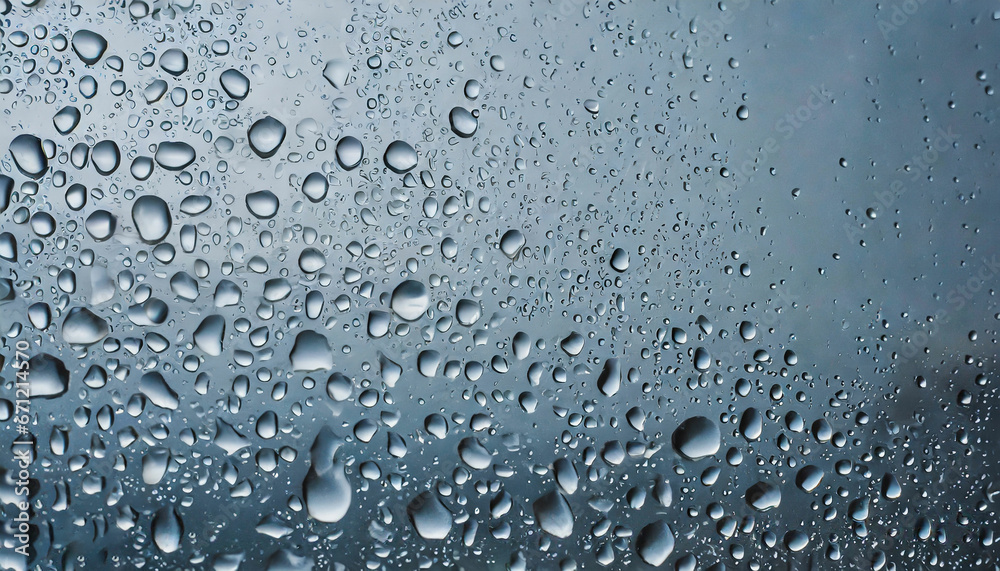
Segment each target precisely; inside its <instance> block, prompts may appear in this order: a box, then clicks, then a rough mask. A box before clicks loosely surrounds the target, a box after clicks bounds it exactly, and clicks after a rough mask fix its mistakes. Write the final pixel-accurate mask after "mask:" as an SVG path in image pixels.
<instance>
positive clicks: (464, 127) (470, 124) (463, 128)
mask: <svg viewBox="0 0 1000 571" xmlns="http://www.w3.org/2000/svg"><path fill="white" fill-rule="evenodd" d="M448 121H449V122H450V123H451V130H452V131H453V132H454V133H455V134H456V135H458V136H459V137H462V138H468V137H471V136H473V135H475V134H476V129H478V128H479V119H476V117H475V116H473V114H472V113H470V112H469V110H468V109H466V108H464V107H455V108H454V109H452V110H451V113H449V114H448Z"/></svg>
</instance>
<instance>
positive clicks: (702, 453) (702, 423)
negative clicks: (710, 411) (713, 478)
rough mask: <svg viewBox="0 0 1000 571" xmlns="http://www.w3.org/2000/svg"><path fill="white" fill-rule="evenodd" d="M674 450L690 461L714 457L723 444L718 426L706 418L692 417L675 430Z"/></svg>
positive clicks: (673, 438)
mask: <svg viewBox="0 0 1000 571" xmlns="http://www.w3.org/2000/svg"><path fill="white" fill-rule="evenodd" d="M672 441H673V445H674V450H676V451H677V453H678V454H680V455H681V456H683V457H685V458H687V459H688V460H700V459H702V458H707V457H709V456H714V455H715V454H716V453H717V452H718V451H719V447H720V446H721V444H722V433H721V432H720V431H719V427H718V425H716V424H715V423H714V422H712V421H711V420H709V419H708V418H705V417H704V416H692V417H691V418H688V419H687V420H685V421H684V422H682V423H681V424H680V426H678V427H677V429H676V430H674V434H673V437H672Z"/></svg>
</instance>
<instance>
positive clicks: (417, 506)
mask: <svg viewBox="0 0 1000 571" xmlns="http://www.w3.org/2000/svg"><path fill="white" fill-rule="evenodd" d="M406 514H407V515H408V516H409V517H410V523H412V524H413V529H414V530H416V532H417V535H419V536H420V537H422V538H424V539H446V538H447V537H448V533H449V532H450V531H451V525H452V517H451V512H450V511H448V508H446V507H445V506H444V504H442V503H441V500H440V499H438V496H437V494H435V493H433V492H421V493H420V494H417V496H416V497H414V498H413V499H412V500H410V503H409V504H408V505H407V506H406Z"/></svg>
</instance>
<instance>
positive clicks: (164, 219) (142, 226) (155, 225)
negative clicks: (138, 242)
mask: <svg viewBox="0 0 1000 571" xmlns="http://www.w3.org/2000/svg"><path fill="white" fill-rule="evenodd" d="M132 222H133V223H134V224H135V229H136V231H137V232H139V237H140V238H142V239H143V240H144V241H145V242H149V243H156V242H159V241H160V240H163V239H164V238H166V237H167V234H168V233H169V232H170V227H171V225H172V224H173V221H172V218H171V216H170V209H169V208H167V203H166V202H164V201H163V199H162V198H160V197H158V196H153V195H151V194H146V195H143V196H140V197H139V198H137V199H136V201H135V202H134V203H133V204H132Z"/></svg>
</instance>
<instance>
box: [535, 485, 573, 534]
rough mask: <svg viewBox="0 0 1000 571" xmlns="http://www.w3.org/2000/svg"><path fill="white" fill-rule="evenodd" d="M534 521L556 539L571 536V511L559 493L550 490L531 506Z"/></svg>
mask: <svg viewBox="0 0 1000 571" xmlns="http://www.w3.org/2000/svg"><path fill="white" fill-rule="evenodd" d="M532 509H533V510H534V513H535V521H536V522H538V527H540V528H542V531H544V532H545V533H547V534H549V535H551V536H553V537H558V538H566V537H569V536H571V535H573V511H572V510H571V509H570V507H569V502H567V501H566V498H565V497H563V495H562V494H560V493H559V492H557V491H555V490H552V491H551V492H548V493H547V494H545V495H543V496H542V497H540V498H538V499H537V500H535V503H534V504H532Z"/></svg>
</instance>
